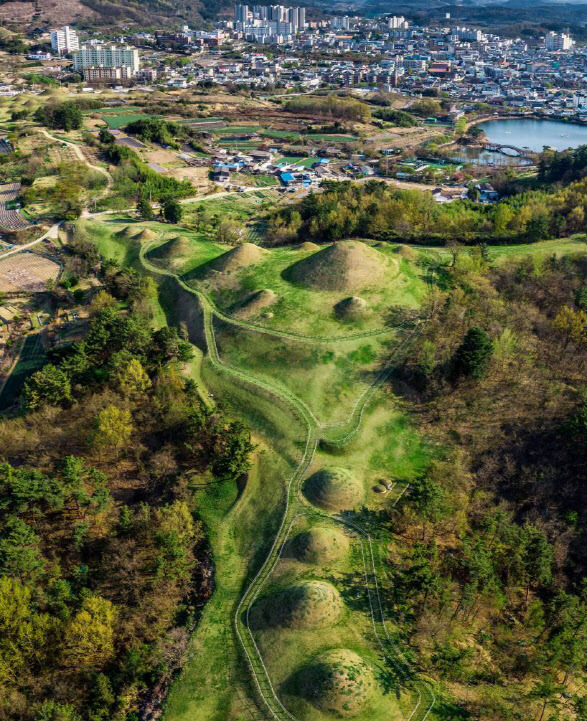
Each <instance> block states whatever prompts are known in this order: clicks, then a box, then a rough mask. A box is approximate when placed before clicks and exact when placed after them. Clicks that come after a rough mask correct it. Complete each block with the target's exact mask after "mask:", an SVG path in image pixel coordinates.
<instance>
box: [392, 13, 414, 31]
mask: <svg viewBox="0 0 587 721" xmlns="http://www.w3.org/2000/svg"><path fill="white" fill-rule="evenodd" d="M408 26H409V23H408V21H407V20H406V19H405V17H404V16H403V15H399V16H396V15H393V16H392V17H390V18H388V20H387V27H388V28H389V29H390V30H407V29H408Z"/></svg>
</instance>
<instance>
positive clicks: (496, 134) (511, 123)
mask: <svg viewBox="0 0 587 721" xmlns="http://www.w3.org/2000/svg"><path fill="white" fill-rule="evenodd" d="M478 127H479V128H481V129H482V130H484V131H485V135H486V136H487V139H488V140H490V141H491V142H492V143H500V144H503V145H514V146H516V147H517V148H529V149H530V150H532V151H534V152H541V151H542V149H543V147H544V146H545V145H548V146H550V147H551V148H554V149H555V150H565V149H566V148H576V147H578V146H579V145H587V125H578V124H577V123H565V122H564V121H562V120H534V119H531V118H511V119H509V120H488V121H487V122H485V123H479V125H478Z"/></svg>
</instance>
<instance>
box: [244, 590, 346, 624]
mask: <svg viewBox="0 0 587 721" xmlns="http://www.w3.org/2000/svg"><path fill="white" fill-rule="evenodd" d="M343 608H344V605H343V602H342V599H341V597H340V594H339V593H338V591H337V590H336V588H334V586H333V585H332V584H330V583H327V582H326V581H305V582H304V583H300V584H298V585H296V586H291V587H290V588H285V589H283V590H281V591H278V592H277V593H274V594H271V595H269V596H265V597H264V598H262V599H260V600H259V601H258V602H257V603H255V605H254V606H253V608H252V609H251V613H250V616H249V623H250V626H251V628H252V629H253V630H262V629H267V628H274V627H276V626H283V627H286V628H292V629H311V628H324V627H325V626H330V625H331V624H333V623H335V622H336V621H338V619H339V618H340V615H341V613H342V611H343Z"/></svg>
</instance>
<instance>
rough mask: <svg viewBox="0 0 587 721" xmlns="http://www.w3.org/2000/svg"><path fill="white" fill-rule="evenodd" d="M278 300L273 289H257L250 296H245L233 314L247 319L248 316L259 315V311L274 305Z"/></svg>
mask: <svg viewBox="0 0 587 721" xmlns="http://www.w3.org/2000/svg"><path fill="white" fill-rule="evenodd" d="M278 300H279V299H278V297H277V295H276V294H275V293H274V292H273V291H272V290H269V289H267V288H264V289H263V290H257V291H255V292H254V293H252V294H251V295H250V296H248V298H245V299H244V301H242V303H239V304H238V306H237V307H236V308H235V310H234V313H233V314H234V316H235V317H237V318H240V319H241V320H247V319H248V318H253V317H254V316H256V315H259V313H261V312H262V311H263V310H265V309H266V308H269V307H270V306H272V305H273V304H274V303H276V302H277V301H278Z"/></svg>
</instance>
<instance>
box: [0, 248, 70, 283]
mask: <svg viewBox="0 0 587 721" xmlns="http://www.w3.org/2000/svg"><path fill="white" fill-rule="evenodd" d="M59 271H60V268H59V265H58V264H57V263H55V262H54V261H52V260H49V259H48V258H44V257H43V256H41V255H36V254H35V253H26V252H25V253H17V254H15V255H12V256H9V257H8V258H4V259H3V260H0V291H3V292H5V293H6V292H11V291H15V290H25V291H42V290H46V289H47V281H49V280H55V279H56V278H57V276H58V275H59Z"/></svg>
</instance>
